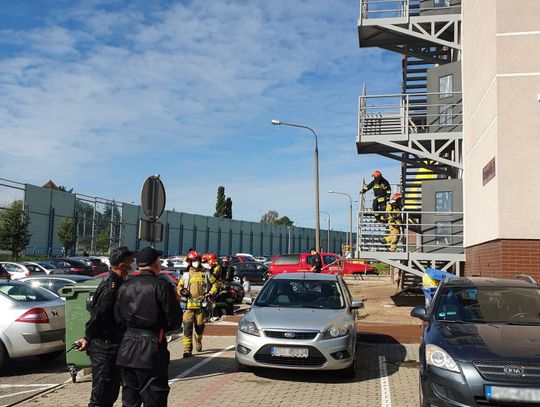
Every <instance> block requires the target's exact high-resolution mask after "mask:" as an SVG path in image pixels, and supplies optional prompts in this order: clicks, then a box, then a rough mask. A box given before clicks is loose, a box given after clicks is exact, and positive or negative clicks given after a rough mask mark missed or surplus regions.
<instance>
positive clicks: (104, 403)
mask: <svg viewBox="0 0 540 407" xmlns="http://www.w3.org/2000/svg"><path fill="white" fill-rule="evenodd" d="M88 353H89V355H90V361H91V362H92V393H91V394H90V401H89V402H88V407H112V405H113V404H114V402H115V401H116V399H117V398H118V393H119V392H120V378H121V376H120V368H119V367H118V366H116V354H117V353H118V344H116V343H110V342H109V341H104V340H101V339H93V340H92V341H91V342H90V348H89V349H88Z"/></svg>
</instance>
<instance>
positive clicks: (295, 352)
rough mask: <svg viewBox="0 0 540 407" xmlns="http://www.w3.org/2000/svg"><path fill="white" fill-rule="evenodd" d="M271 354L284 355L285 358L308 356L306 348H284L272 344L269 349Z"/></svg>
mask: <svg viewBox="0 0 540 407" xmlns="http://www.w3.org/2000/svg"><path fill="white" fill-rule="evenodd" d="M270 352H271V354H272V356H276V357H286V358H303V359H305V358H307V357H309V349H308V348H284V347H279V346H272V348H271V349H270Z"/></svg>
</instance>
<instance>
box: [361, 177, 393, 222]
mask: <svg viewBox="0 0 540 407" xmlns="http://www.w3.org/2000/svg"><path fill="white" fill-rule="evenodd" d="M371 175H372V176H373V181H371V182H370V183H369V184H367V185H366V186H365V187H364V188H362V190H361V191H360V193H361V194H365V193H366V192H367V191H369V190H370V189H373V195H374V198H373V211H374V212H377V213H375V214H374V217H375V220H377V221H378V222H382V223H384V222H386V217H385V214H384V212H385V211H386V203H387V202H388V201H389V200H390V194H391V193H392V188H391V186H390V183H389V182H388V181H387V180H386V178H384V177H383V176H382V173H381V172H380V171H379V170H375V171H374V172H373V174H371Z"/></svg>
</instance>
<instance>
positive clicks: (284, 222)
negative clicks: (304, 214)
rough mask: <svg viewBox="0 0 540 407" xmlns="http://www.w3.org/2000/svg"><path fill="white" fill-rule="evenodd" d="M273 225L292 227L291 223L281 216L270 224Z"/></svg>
mask: <svg viewBox="0 0 540 407" xmlns="http://www.w3.org/2000/svg"><path fill="white" fill-rule="evenodd" d="M272 223H273V224H274V225H285V226H292V225H293V223H294V222H293V221H292V220H290V219H289V217H288V216H282V217H281V218H279V219H276V220H275V221H274V222H272Z"/></svg>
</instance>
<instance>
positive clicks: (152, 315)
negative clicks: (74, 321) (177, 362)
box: [115, 269, 182, 369]
mask: <svg viewBox="0 0 540 407" xmlns="http://www.w3.org/2000/svg"><path fill="white" fill-rule="evenodd" d="M115 317H116V322H117V323H118V325H120V326H121V327H123V328H125V329H126V333H125V335H124V339H122V343H121V344H120V347H119V349H118V358H117V361H116V362H117V364H118V365H119V366H125V367H131V368H136V369H154V368H161V367H163V366H166V365H167V364H168V363H169V351H168V350H167V341H166V339H165V332H168V331H174V330H177V329H179V328H180V324H181V321H182V311H181V309H180V304H179V303H178V300H177V299H176V294H175V292H174V289H173V287H172V286H171V285H170V284H169V283H167V282H166V281H164V280H161V279H159V278H158V277H157V276H156V275H155V274H154V273H153V272H152V271H150V270H144V269H143V270H141V274H140V275H138V276H135V277H133V278H132V279H130V280H128V281H126V282H125V283H124V285H123V286H122V288H121V289H120V290H119V292H118V300H117V301H116V307H115ZM134 329H135V330H140V331H141V332H140V333H137V332H135V333H134V331H133V330H134Z"/></svg>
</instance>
